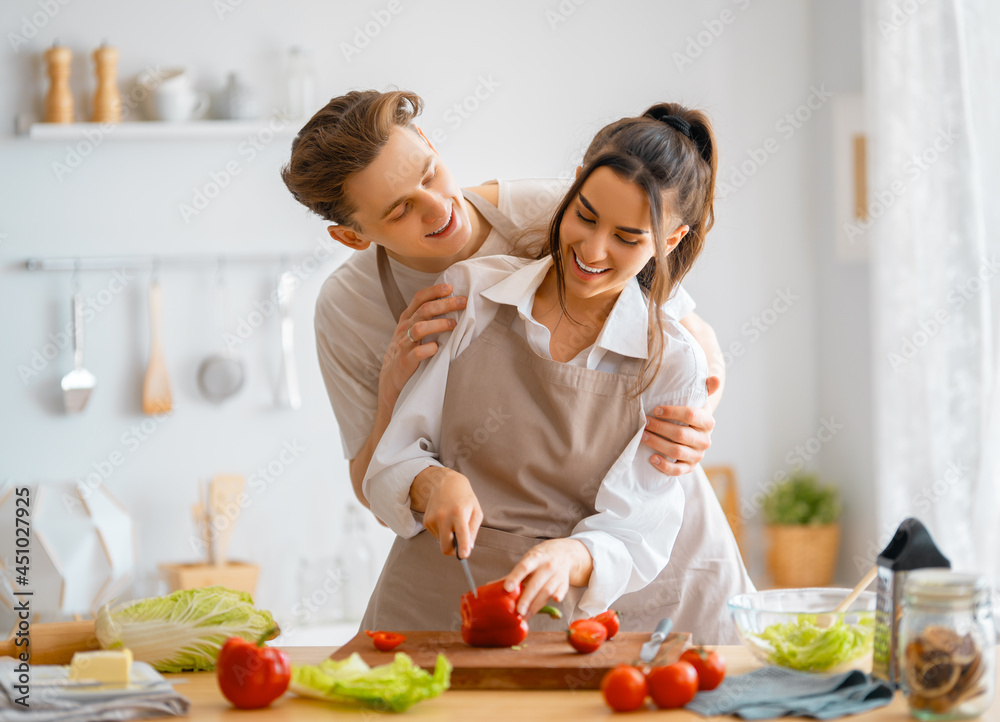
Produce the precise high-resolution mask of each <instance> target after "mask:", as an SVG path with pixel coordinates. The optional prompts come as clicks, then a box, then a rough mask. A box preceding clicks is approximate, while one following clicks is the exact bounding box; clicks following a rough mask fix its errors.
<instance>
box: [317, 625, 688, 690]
mask: <svg viewBox="0 0 1000 722" xmlns="http://www.w3.org/2000/svg"><path fill="white" fill-rule="evenodd" d="M402 634H405V635H406V641H405V642H403V643H402V644H401V645H399V646H398V647H397V648H396V649H394V650H393V651H391V652H379V651H378V650H377V649H375V648H374V647H373V646H372V640H371V639H370V638H369V637H367V636H366V635H365V633H364V632H359V633H358V634H357V635H355V637H354V638H353V639H351V641H350V642H348V643H347V644H345V645H344V646H343V647H341V648H340V649H338V650H337V651H336V652H334V653H333V654H332V655H330V659H336V660H340V659H346V658H347V657H349V656H350V655H351V654H352V653H354V652H357V653H359V654H360V655H361V658H362V659H364V660H365V662H366V663H368V664H369V665H372V666H375V665H378V664H387V663H389V662H391V661H392V660H393V657H394V656H395V654H396V652H405V653H406V654H408V655H409V656H410V658H411V659H413V661H414V663H415V664H417V665H419V666H420V667H423V668H424V669H426V670H428V671H431V670H433V669H434V661H435V660H436V659H437V655H438V652H440V653H442V654H444V656H446V657H447V658H448V661H450V662H451V663H452V666H453V667H454V669H453V670H452V673H451V688H452V689H599V688H600V686H601V678H602V677H603V676H604V673H605V672H607V671H608V670H609V669H611V668H612V667H615V666H617V665H619V664H635V663H637V662H638V660H639V648H640V647H641V646H642V644H643V642H646V641H647V640H648V639H649V634H646V633H642V632H620V633H619V634H618V635H617V636H616V637H615V638H614V639H612V640H611V641H609V642H605V643H604V644H603V645H601V647H600V649H598V650H597V651H596V652H593V653H591V654H580V653H578V652H576V651H575V650H574V649H573V648H572V647H571V646H569V642H568V641H566V634H565V633H564V632H529V633H528V638H527V639H525V640H524V642H523V643H522V644H521V649H513V648H510V647H470V646H469V645H467V644H466V643H465V642H463V641H462V637H461V635H460V634H459V633H458V632H402ZM690 641H691V634H690V632H675V633H672V634H670V635H669V636H668V637H667V639H666V641H664V643H663V646H661V647H660V652H659V654H657V656H656V659H655V660H653V663H654V665H663V664H673V663H674V662H676V661H677V660H678V659H679V658H680V656H681V652H682V651H683V650H684V648H685V647H686V646H687V645H688V644H689V643H690Z"/></svg>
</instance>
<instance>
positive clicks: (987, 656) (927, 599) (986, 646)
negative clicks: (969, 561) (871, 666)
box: [899, 569, 996, 720]
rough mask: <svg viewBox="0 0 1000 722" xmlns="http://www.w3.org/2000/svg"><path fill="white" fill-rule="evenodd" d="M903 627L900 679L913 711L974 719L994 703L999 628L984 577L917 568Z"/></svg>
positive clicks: (924, 715) (906, 599) (911, 580)
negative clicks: (994, 618) (993, 614)
mask: <svg viewBox="0 0 1000 722" xmlns="http://www.w3.org/2000/svg"><path fill="white" fill-rule="evenodd" d="M899 626H900V633H899V637H900V646H901V648H900V652H899V655H900V666H901V668H902V673H901V675H900V676H901V680H900V681H901V684H902V687H903V694H904V695H905V696H906V700H907V702H908V703H909V706H910V714H911V716H913V717H916V718H917V719H921V720H954V719H968V718H972V717H979V716H980V715H982V713H983V712H985V711H986V710H987V709H988V708H989V706H990V703H991V702H992V701H993V693H994V689H993V688H994V684H995V680H996V672H995V671H994V670H995V664H996V659H995V657H996V630H995V627H994V623H993V616H992V609H991V602H990V587H989V584H988V583H987V582H986V580H985V579H984V578H983V577H980V576H976V575H973V574H960V573H957V572H952V571H948V570H943V569H924V570H919V571H914V572H913V573H911V574H910V575H909V576H908V578H907V580H906V587H905V590H904V592H903V609H902V618H901V619H900V623H899Z"/></svg>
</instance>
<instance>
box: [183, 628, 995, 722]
mask: <svg viewBox="0 0 1000 722" xmlns="http://www.w3.org/2000/svg"><path fill="white" fill-rule="evenodd" d="M333 649H334V648H332V647H288V648H286V649H285V651H286V652H288V655H289V657H291V659H292V662H297V663H300V664H317V663H319V662H321V661H322V660H324V659H326V658H327V657H329V656H330V654H331V653H332V652H333ZM717 649H719V650H720V651H721V652H722V653H723V654H724V655H725V657H726V660H727V666H728V673H729V674H742V673H744V672H749V671H750V670H751V669H754V668H756V667H758V666H760V664H759V663H758V662H756V661H755V660H754V659H753V658H752V657H751V655H750V653H749V651H747V650H746V649H744V648H743V647H718V648H717ZM171 676H177V677H183V678H185V679H187V680H189V681H188V683H187V684H184V685H178V686H177V688H176V689H177V691H178V692H180V693H181V694H183V695H184V696H185V697H187V698H188V699H190V700H191V703H192V705H191V714H190V715H189V717H188V718H187V719H192V720H199V721H200V722H209V721H214V720H226V721H227V722H238V721H239V720H247V721H248V722H249V721H251V720H265V719H266V720H290V721H291V720H294V721H295V722H309V721H310V720H326V721H329V720H333V719H337V718H338V717H340V716H343V715H352V716H355V718H356V719H362V720H365V722H371V721H373V720H376V719H385V720H389V719H390V718H395V717H394V716H393V715H391V714H382V713H375V712H371V711H369V710H366V709H364V708H361V707H357V708H354V707H347V706H342V705H333V704H327V703H324V702H319V701H316V700H307V699H303V698H301V697H297V696H295V695H292V694H286V695H285V696H284V697H282V698H281V699H279V700H278V701H276V702H275V703H274V704H273V705H271V707H268V708H266V709H262V710H238V709H235V708H234V707H232V706H231V705H230V704H229V703H228V702H227V701H226V699H225V698H224V697H223V696H222V694H221V693H220V692H219V688H218V686H217V684H216V682H215V674H214V673H212V672H202V673H198V674H187V673H186V674H180V675H169V674H168V675H166V677H167V678H168V679H169V678H170V677H171ZM998 676H1000V670H998ZM651 704H652V703H650V705H651ZM996 708H997V705H996V704H994V705H993V709H992V710H991V712H994V713H995V712H996ZM403 714H404V716H405V718H407V719H414V720H462V722H467V721H468V720H477V721H479V720H482V721H483V722H490V721H491V720H497V721H498V722H499V721H502V722H509V720H516V722H527V721H528V720H561V719H570V720H605V721H607V720H610V719H612V718H613V717H612V715H613V714H614V713H613V712H612V711H611V709H610V708H608V707H607V706H606V705H605V704H604V700H603V699H602V698H601V693H600V692H597V691H586V690H577V691H526V692H507V691H492V690H483V691H471V690H469V691H466V690H449V691H448V692H445V693H444V694H443V695H441V696H440V697H438V698H436V699H431V700H425V701H423V702H420V703H418V704H416V705H414V706H413V707H411V708H410V709H409V710H408V711H406V712H405V713H403ZM634 714H637V715H640V716H637V717H636V719H640V718H641V714H642V713H641V712H640V713H634ZM648 714H656V717H655V719H670V720H678V721H680V720H704V719H715V720H723V719H724V720H733V719H736V718H734V717H711V718H706V717H700V716H698V715H696V714H694V713H692V712H686V711H684V710H671V711H659V712H654V710H653V708H652V706H651V707H650V711H649V712H648ZM989 715H990V712H988V713H987V714H986V715H985V716H984V717H983V719H993V718H992V717H990V716H989ZM398 719H403V717H398ZM622 719H624V717H622ZM629 719H632V717H631V716H630V717H629ZM850 719H851V720H864V722H886V721H887V720H899V721H902V720H912V718H911V717H910V715H909V711H908V709H907V706H906V700H904V699H903V697H902V695H901V694H900V693H898V692H897V693H896V696H895V698H894V699H893V701H892V703H891V704H890V705H889V706H888V707H882V708H881V709H878V710H875V711H874V712H869V713H868V714H863V715H856V716H853V717H851V718H850Z"/></svg>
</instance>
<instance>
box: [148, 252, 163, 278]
mask: <svg viewBox="0 0 1000 722" xmlns="http://www.w3.org/2000/svg"><path fill="white" fill-rule="evenodd" d="M149 281H150V283H159V282H160V257H159V256H153V272H152V274H151V276H150V279H149Z"/></svg>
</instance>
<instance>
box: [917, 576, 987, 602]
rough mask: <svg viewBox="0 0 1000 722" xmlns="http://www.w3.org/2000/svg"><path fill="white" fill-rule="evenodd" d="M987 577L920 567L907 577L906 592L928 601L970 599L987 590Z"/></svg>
mask: <svg viewBox="0 0 1000 722" xmlns="http://www.w3.org/2000/svg"><path fill="white" fill-rule="evenodd" d="M988 589H989V584H988V583H987V581H986V577H984V576H981V575H978V574H964V573H962V572H953V571H951V570H950V569H918V570H915V571H913V572H910V573H909V574H908V575H907V577H906V587H905V589H904V594H905V596H907V597H919V598H920V599H923V600H928V601H934V600H937V601H941V602H946V601H949V600H958V599H970V598H972V597H975V596H978V595H979V594H982V593H985V592H987V591H988Z"/></svg>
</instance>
